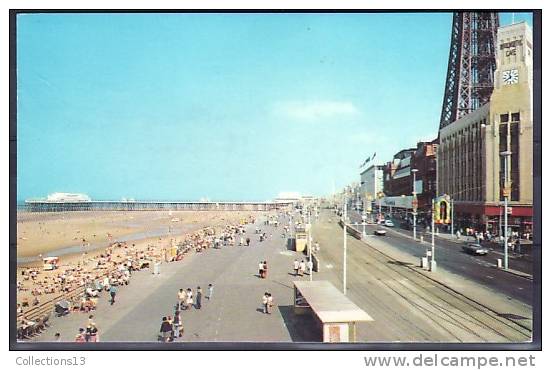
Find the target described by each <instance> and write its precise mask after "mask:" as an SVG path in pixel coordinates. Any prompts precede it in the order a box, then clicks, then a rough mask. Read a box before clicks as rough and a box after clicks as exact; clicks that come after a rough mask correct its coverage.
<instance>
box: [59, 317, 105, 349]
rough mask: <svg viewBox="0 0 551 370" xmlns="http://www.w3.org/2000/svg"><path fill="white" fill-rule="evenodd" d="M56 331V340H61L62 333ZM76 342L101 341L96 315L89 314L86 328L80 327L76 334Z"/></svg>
mask: <svg viewBox="0 0 551 370" xmlns="http://www.w3.org/2000/svg"><path fill="white" fill-rule="evenodd" d="M58 334H59V333H56V340H57V341H59V339H60V335H58ZM75 342H78V343H84V342H99V332H98V327H97V325H96V323H95V322H94V315H90V316H88V323H87V325H86V328H79V329H78V334H77V335H76V336H75Z"/></svg>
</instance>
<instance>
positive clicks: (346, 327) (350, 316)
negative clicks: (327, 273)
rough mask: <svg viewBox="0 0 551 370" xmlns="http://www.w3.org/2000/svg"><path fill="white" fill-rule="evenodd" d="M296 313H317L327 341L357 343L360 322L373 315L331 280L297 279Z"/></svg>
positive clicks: (295, 289)
mask: <svg viewBox="0 0 551 370" xmlns="http://www.w3.org/2000/svg"><path fill="white" fill-rule="evenodd" d="M293 285H294V298H295V299H294V312H295V314H296V315H306V314H313V315H314V316H315V317H316V318H317V320H318V322H319V323H320V326H321V329H322V333H323V342H330V343H338V342H355V341H356V323H357V322H364V321H373V319H372V318H371V316H369V314H368V313H367V312H365V311H364V310H362V309H361V308H359V307H358V306H356V304H354V303H353V302H352V301H351V300H350V299H348V298H347V297H346V296H345V295H344V294H342V292H341V291H340V290H338V289H337V288H335V286H334V285H333V284H331V283H330V282H328V281H325V280H323V281H294V282H293Z"/></svg>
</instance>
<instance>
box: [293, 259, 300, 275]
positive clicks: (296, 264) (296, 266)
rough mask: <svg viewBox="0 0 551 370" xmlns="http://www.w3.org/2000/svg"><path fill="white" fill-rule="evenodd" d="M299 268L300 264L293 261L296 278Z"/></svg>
mask: <svg viewBox="0 0 551 370" xmlns="http://www.w3.org/2000/svg"><path fill="white" fill-rule="evenodd" d="M299 268H300V262H298V261H297V260H295V262H293V269H294V270H295V276H298V269H299Z"/></svg>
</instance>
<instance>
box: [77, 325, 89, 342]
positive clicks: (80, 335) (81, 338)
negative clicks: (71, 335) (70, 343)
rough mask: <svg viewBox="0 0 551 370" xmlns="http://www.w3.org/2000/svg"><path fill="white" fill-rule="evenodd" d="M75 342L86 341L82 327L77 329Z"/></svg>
mask: <svg viewBox="0 0 551 370" xmlns="http://www.w3.org/2000/svg"><path fill="white" fill-rule="evenodd" d="M75 342H78V343H84V342H88V341H87V340H86V333H85V330H84V328H79V329H78V334H77V335H76V337H75Z"/></svg>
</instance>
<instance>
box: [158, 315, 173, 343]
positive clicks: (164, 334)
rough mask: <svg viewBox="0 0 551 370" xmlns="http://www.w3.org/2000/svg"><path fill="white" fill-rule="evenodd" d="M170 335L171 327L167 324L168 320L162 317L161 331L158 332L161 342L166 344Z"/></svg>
mask: <svg viewBox="0 0 551 370" xmlns="http://www.w3.org/2000/svg"><path fill="white" fill-rule="evenodd" d="M171 333H172V325H171V324H170V323H169V322H168V318H167V317H166V316H165V317H163V321H162V322H161V329H160V330H159V337H160V338H161V341H163V342H165V343H166V342H168V341H169V340H170V336H171Z"/></svg>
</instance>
